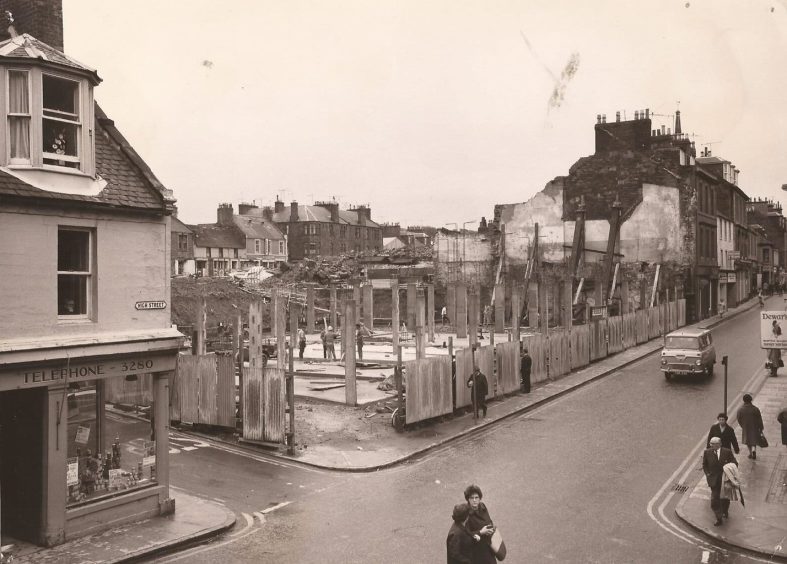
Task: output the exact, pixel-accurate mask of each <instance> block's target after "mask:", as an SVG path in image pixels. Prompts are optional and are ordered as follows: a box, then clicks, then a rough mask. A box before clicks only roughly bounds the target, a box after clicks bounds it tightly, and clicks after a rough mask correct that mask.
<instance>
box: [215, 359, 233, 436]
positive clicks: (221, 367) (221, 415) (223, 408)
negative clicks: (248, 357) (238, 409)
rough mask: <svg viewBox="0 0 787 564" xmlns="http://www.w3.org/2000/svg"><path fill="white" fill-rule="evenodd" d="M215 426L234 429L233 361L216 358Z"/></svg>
mask: <svg viewBox="0 0 787 564" xmlns="http://www.w3.org/2000/svg"><path fill="white" fill-rule="evenodd" d="M216 375H217V378H218V380H217V382H216V388H217V390H218V395H217V396H216V408H217V413H216V425H221V426H222V427H231V428H233V429H234V428H235V359H233V358H232V357H231V356H217V357H216Z"/></svg>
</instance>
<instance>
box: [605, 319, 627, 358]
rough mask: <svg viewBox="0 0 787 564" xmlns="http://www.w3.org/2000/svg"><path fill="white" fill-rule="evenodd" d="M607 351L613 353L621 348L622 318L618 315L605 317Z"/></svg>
mask: <svg viewBox="0 0 787 564" xmlns="http://www.w3.org/2000/svg"><path fill="white" fill-rule="evenodd" d="M607 334H608V343H607V353H608V354H614V353H618V352H620V351H622V350H623V318H622V317H620V316H615V317H610V318H609V319H607Z"/></svg>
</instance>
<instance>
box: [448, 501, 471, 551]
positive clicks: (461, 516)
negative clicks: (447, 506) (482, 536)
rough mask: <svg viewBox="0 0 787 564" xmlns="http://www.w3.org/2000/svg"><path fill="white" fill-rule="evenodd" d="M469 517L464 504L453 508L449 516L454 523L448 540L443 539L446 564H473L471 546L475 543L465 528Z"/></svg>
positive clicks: (468, 510) (468, 509) (467, 506)
mask: <svg viewBox="0 0 787 564" xmlns="http://www.w3.org/2000/svg"><path fill="white" fill-rule="evenodd" d="M469 515H470V506H469V505H467V504H466V503H460V504H459V505H455V506H454V512H453V515H451V518H452V519H453V520H454V522H453V523H452V524H451V528H450V529H449V530H448V538H446V539H445V549H446V553H447V557H448V564H473V560H472V558H471V555H472V554H473V544H474V543H475V542H476V541H475V540H474V539H473V537H472V536H471V535H470V533H469V532H468V531H467V528H466V524H467V517H468V516H469Z"/></svg>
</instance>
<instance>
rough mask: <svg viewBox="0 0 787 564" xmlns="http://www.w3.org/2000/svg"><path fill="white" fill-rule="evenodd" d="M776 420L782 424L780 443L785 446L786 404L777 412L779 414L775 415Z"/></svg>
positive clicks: (786, 428) (786, 430)
mask: <svg viewBox="0 0 787 564" xmlns="http://www.w3.org/2000/svg"><path fill="white" fill-rule="evenodd" d="M776 421H778V422H779V423H780V424H781V426H782V444H783V445H784V446H787V406H785V407H784V408H783V409H782V410H781V411H780V412H779V415H777V416H776Z"/></svg>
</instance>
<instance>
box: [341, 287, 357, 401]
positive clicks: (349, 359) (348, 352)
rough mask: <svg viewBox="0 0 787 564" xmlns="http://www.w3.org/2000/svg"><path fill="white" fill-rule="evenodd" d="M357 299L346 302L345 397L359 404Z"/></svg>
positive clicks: (344, 328)
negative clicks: (356, 358)
mask: <svg viewBox="0 0 787 564" xmlns="http://www.w3.org/2000/svg"><path fill="white" fill-rule="evenodd" d="M355 307H356V303H355V300H346V301H345V302H344V326H343V327H342V343H343V346H344V398H345V403H346V404H347V405H357V404H358V392H357V390H356V387H355Z"/></svg>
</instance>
